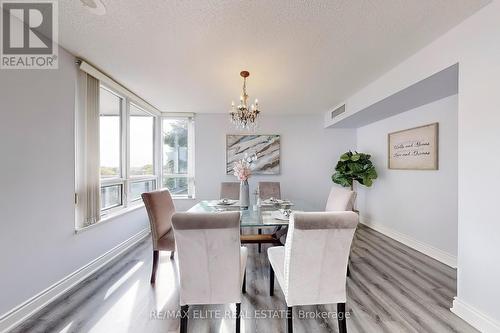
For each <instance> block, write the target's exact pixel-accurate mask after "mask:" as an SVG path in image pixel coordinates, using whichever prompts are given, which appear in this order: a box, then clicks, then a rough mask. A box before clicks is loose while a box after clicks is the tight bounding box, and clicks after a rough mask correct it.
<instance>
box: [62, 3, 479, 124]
mask: <svg viewBox="0 0 500 333" xmlns="http://www.w3.org/2000/svg"><path fill="white" fill-rule="evenodd" d="M103 2H104V4H105V6H106V8H107V13H106V15H104V16H97V15H94V14H92V13H90V12H89V11H87V10H86V9H85V8H84V7H83V6H82V5H81V2H80V1H77V0H65V1H62V0H61V1H60V2H59V11H60V15H59V17H60V28H59V31H60V36H59V41H60V43H61V45H62V46H63V47H65V48H66V49H68V50H69V51H70V52H72V53H74V54H75V55H77V56H81V57H83V58H85V59H86V60H88V61H89V62H91V63H93V64H94V65H95V66H97V67H99V68H101V69H102V70H103V71H105V72H106V73H107V74H109V75H110V76H112V77H113V78H115V79H116V80H117V81H119V82H121V83H123V84H124V85H126V86H127V87H129V88H130V89H131V90H133V91H134V92H136V93H137V94H138V95H140V96H142V97H143V98H144V99H146V100H148V101H149V102H150V103H151V104H153V105H155V106H157V107H158V108H160V109H161V110H162V111H175V112H209V113H212V112H216V113H218V112H227V111H228V109H229V106H230V103H231V100H237V99H238V98H239V95H240V91H241V83H242V82H241V78H240V76H239V72H240V70H243V69H246V70H249V71H250V73H251V75H250V78H249V81H248V93H249V95H250V98H251V99H254V98H255V97H258V98H259V103H260V105H261V108H262V111H263V112H264V114H265V113H319V112H324V111H326V110H328V109H330V108H331V107H332V106H335V105H336V104H338V103H340V102H341V101H342V100H343V99H345V98H346V97H348V96H349V95H350V94H352V93H353V92H355V91H356V90H358V89H359V88H361V87H363V86H365V85H366V84H368V83H369V82H371V81H372V80H374V79H376V78H377V77H378V76H379V75H381V74H383V73H384V72H385V71H387V70H388V69H390V68H391V67H393V66H395V65H396V64H398V63H399V62H400V61H402V60H403V59H405V58H406V57H408V56H410V55H411V54H412V53H414V52H415V51H417V50H418V49H420V48H421V47H423V46H425V45H426V44H427V43H429V42H431V41H432V40H433V39H435V38H437V37H438V36H440V35H441V34H443V33H444V32H446V31H447V30H448V29H450V28H451V27H453V26H454V25H456V24H458V23H459V22H461V21H462V20H463V19H464V18H466V17H467V16H469V15H471V14H472V13H474V12H475V11H477V10H478V9H479V8H481V7H482V6H484V5H485V4H487V3H488V2H489V1H487V0H309V1H296V0H273V1H269V0H255V1H254V0H252V1H249V0H246V1H237V0H232V1H225V0H221V1H215V0H211V1H209V0H190V1H181V0H147V1H146V0H142V1H138V0H103Z"/></svg>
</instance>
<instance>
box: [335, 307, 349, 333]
mask: <svg viewBox="0 0 500 333" xmlns="http://www.w3.org/2000/svg"><path fill="white" fill-rule="evenodd" d="M337 318H338V322H339V333H347V324H346V320H345V303H338V304H337Z"/></svg>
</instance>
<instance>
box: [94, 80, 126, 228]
mask: <svg viewBox="0 0 500 333" xmlns="http://www.w3.org/2000/svg"><path fill="white" fill-rule="evenodd" d="M99 88H100V89H105V90H107V91H108V92H109V93H111V94H113V95H115V96H117V97H118V98H120V172H119V175H118V177H113V178H104V179H103V178H100V184H99V191H101V190H102V188H103V187H106V186H115V185H121V190H122V195H121V198H122V200H121V201H122V202H121V205H118V206H111V207H109V208H105V209H103V208H102V207H101V214H100V216H101V219H102V218H103V217H106V215H108V214H112V213H114V212H116V211H119V210H121V209H124V208H125V207H126V206H127V205H126V202H127V197H126V190H125V186H126V177H125V173H126V170H125V168H124V164H123V160H124V158H125V152H124V144H123V142H124V137H125V135H126V133H125V132H126V124H124V118H125V117H124V116H125V114H124V113H126V112H125V109H126V98H125V97H124V96H123V95H121V94H120V93H118V92H117V91H115V90H113V89H112V88H110V87H109V86H107V85H106V84H104V83H102V82H99ZM99 96H100V94H99ZM99 114H100V110H99ZM99 121H100V120H99ZM99 140H100V139H99ZM99 154H100V151H99ZM99 193H100V192H99ZM100 200H102V198H100Z"/></svg>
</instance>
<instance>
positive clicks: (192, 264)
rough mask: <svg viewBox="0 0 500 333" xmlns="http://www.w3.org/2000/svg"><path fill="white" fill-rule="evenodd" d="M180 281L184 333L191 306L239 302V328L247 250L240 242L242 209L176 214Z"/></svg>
mask: <svg viewBox="0 0 500 333" xmlns="http://www.w3.org/2000/svg"><path fill="white" fill-rule="evenodd" d="M172 224H173V229H174V234H175V242H176V248H177V260H178V262H177V263H178V265H179V277H180V278H179V280H180V291H179V293H180V305H181V329H180V331H181V333H184V332H186V331H187V319H188V318H187V313H188V309H189V305H195V304H227V303H236V332H239V331H240V310H241V307H240V304H241V293H242V290H243V292H244V290H245V288H244V286H245V267H246V260H247V251H246V248H245V247H241V243H240V212H219V213H176V214H175V215H174V216H173V217H172Z"/></svg>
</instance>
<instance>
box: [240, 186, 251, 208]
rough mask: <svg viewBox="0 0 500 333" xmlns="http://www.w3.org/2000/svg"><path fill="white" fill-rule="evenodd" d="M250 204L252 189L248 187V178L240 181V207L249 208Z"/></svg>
mask: <svg viewBox="0 0 500 333" xmlns="http://www.w3.org/2000/svg"><path fill="white" fill-rule="evenodd" d="M249 205H250V189H249V187H248V180H242V181H241V182H240V207H241V208H248V206H249Z"/></svg>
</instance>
